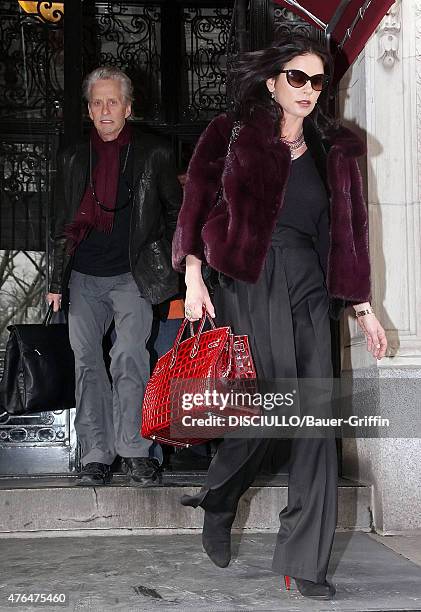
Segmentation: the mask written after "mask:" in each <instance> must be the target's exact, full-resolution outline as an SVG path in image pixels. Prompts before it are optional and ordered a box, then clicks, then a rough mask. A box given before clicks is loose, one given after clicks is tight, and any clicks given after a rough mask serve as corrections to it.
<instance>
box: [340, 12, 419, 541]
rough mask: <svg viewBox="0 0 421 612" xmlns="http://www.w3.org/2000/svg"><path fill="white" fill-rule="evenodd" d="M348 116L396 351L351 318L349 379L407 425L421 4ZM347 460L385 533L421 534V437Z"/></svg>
mask: <svg viewBox="0 0 421 612" xmlns="http://www.w3.org/2000/svg"><path fill="white" fill-rule="evenodd" d="M340 107H341V117H342V118H343V120H344V123H345V124H347V125H348V126H349V127H351V128H352V129H354V130H356V131H357V132H358V133H359V134H360V135H361V136H362V137H363V138H364V139H365V141H366V143H367V158H365V159H362V160H361V170H362V173H363V176H364V179H365V182H366V189H367V202H368V211H369V224H370V254H371V265H372V289H373V300H372V305H373V307H374V309H375V312H376V314H377V316H378V318H379V320H380V322H381V323H382V325H383V326H384V328H385V330H386V333H387V336H388V342H389V347H390V348H389V355H388V357H386V358H384V359H383V360H382V361H381V362H378V363H377V362H376V360H374V359H373V358H372V357H371V356H370V355H369V353H367V351H366V348H365V339H364V336H363V335H362V333H360V330H359V328H358V326H357V324H356V321H355V318H354V317H353V316H351V315H350V316H348V317H345V318H344V321H343V330H342V331H343V334H342V337H343V347H342V357H343V359H342V368H343V373H344V375H349V374H350V373H351V375H352V377H353V378H358V377H374V378H379V379H380V390H379V402H380V411H381V414H382V415H384V416H390V418H391V419H392V418H394V419H402V420H404V421H405V419H407V418H408V417H407V416H406V415H407V413H408V408H412V409H413V408H414V406H413V402H414V397H411V400H410V401H411V406H409V407H408V405H407V404H408V397H409V394H408V390H409V389H410V388H412V387H413V385H414V384H415V383H416V382H417V381H418V380H419V379H420V378H421V223H420V220H421V219H420V193H421V190H420V185H421V166H420V162H421V0H405V2H403V3H402V2H401V1H400V0H399V1H398V2H395V3H394V5H393V6H392V7H391V9H390V11H389V13H388V15H387V16H386V17H385V18H384V20H383V21H382V23H381V24H380V26H379V28H378V30H377V31H376V32H375V33H374V34H373V36H372V37H371V39H370V41H369V42H368V43H367V45H366V48H365V49H364V51H363V52H362V53H361V55H360V57H359V58H358V60H357V61H356V62H355V64H354V65H353V67H352V68H351V69H350V70H349V71H348V73H347V75H345V77H344V79H343V81H342V83H341V88H340ZM385 378H387V379H394V384H393V385H392V388H393V393H392V394H390V386H389V387H388V391H387V392H385V391H384V390H383V389H382V386H381V381H382V380H384V379H385ZM419 401H421V400H420V399H419ZM361 409H362V407H361ZM414 414H415V415H416V412H415V413H414ZM420 414H421V408H420V407H419V409H418V418H420V417H419V415H420ZM411 418H413V417H411ZM415 418H416V417H415ZM343 455H344V461H343V472H344V476H349V477H352V478H357V479H359V480H362V481H366V482H368V483H370V484H372V486H373V495H372V507H371V510H372V515H373V525H374V527H375V528H376V530H378V531H379V532H383V533H394V532H398V531H404V530H407V529H411V528H420V527H421V440H420V439H419V438H418V439H417V438H412V439H411V438H381V439H368V440H367V439H364V440H363V439H357V440H351V439H349V440H344V443H343Z"/></svg>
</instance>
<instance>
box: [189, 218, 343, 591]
mask: <svg viewBox="0 0 421 612" xmlns="http://www.w3.org/2000/svg"><path fill="white" fill-rule="evenodd" d="M214 305H215V310H216V316H217V323H218V324H219V325H227V324H229V325H231V326H232V328H233V330H234V331H235V332H236V333H242V334H248V335H249V339H250V342H251V348H252V353H253V358H254V361H255V365H256V369H257V373H258V377H259V378H260V379H266V380H270V379H276V378H298V379H300V378H324V379H326V378H331V377H332V363H331V347H330V323H329V316H328V308H329V300H328V294H327V289H326V285H325V281H324V275H323V270H322V268H321V266H320V261H319V257H318V254H317V252H316V250H315V249H314V248H313V242H312V240H311V238H310V237H308V236H305V235H303V234H300V233H299V232H297V231H295V230H293V229H289V228H288V229H285V230H283V231H282V232H280V233H278V235H277V239H276V243H275V242H274V243H273V244H272V246H271V247H270V249H269V252H268V255H267V258H266V262H265V267H264V270H263V272H262V274H261V276H260V278H259V281H258V282H257V283H256V284H254V285H252V284H249V283H244V282H241V281H233V282H232V283H231V285H230V286H229V287H226V288H221V287H218V289H217V290H216V292H215V296H214ZM283 443H285V441H284V440H279V439H275V438H272V439H267V438H254V439H239V438H230V437H226V438H225V439H224V440H223V442H222V443H221V445H220V446H219V448H218V451H217V453H216V455H215V457H214V459H213V461H212V463H211V465H210V468H209V471H208V474H207V479H206V484H205V486H204V488H203V489H202V491H201V492H200V493H199V494H198V495H196V496H192V497H191V500H190V502H191V505H193V506H197V505H201V506H202V507H203V508H204V509H205V510H209V511H211V512H224V513H225V516H231V518H232V521H233V520H234V518H235V513H236V510H237V505H238V501H239V499H240V497H241V495H242V494H243V493H244V492H245V491H246V490H247V489H248V487H250V485H251V484H252V483H253V481H254V479H255V477H256V475H257V473H258V472H259V470H260V468H261V465H262V462H263V460H265V459H267V458H268V455H270V454H272V453H273V452H276V448H277V445H279V444H283ZM290 449H291V450H290V456H289V482H288V505H287V506H286V507H285V508H284V509H283V510H282V511H281V512H280V515H279V517H280V523H281V525H280V530H279V533H278V536H277V542H276V549H275V554H274V559H273V569H274V571H276V572H279V573H281V574H288V575H290V576H294V577H300V578H304V579H307V580H312V581H316V582H320V581H323V580H324V579H325V577H326V571H327V567H328V563H329V557H330V552H331V548H332V543H333V537H334V532H335V527H336V520H337V454H336V444H335V439H334V438H331V437H330V438H329V437H319V438H309V437H306V438H297V437H295V438H293V439H292V440H291V444H290ZM227 513H228V514H227Z"/></svg>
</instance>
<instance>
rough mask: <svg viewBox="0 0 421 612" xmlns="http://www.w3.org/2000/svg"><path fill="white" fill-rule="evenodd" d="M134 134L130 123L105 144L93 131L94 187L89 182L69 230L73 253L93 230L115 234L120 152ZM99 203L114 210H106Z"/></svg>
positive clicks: (93, 130)
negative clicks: (114, 224) (114, 223)
mask: <svg viewBox="0 0 421 612" xmlns="http://www.w3.org/2000/svg"><path fill="white" fill-rule="evenodd" d="M131 135H132V131H131V127H130V126H129V125H128V124H127V123H126V124H125V126H124V128H123V129H122V130H121V132H120V134H119V135H118V137H117V138H116V139H115V140H110V141H108V142H105V141H104V140H102V138H101V137H100V136H99V134H98V132H97V130H96V128H95V127H93V128H92V130H91V136H90V138H91V155H92V149H93V150H94V151H95V153H96V154H97V158H98V159H97V163H96V164H95V168H94V169H93V171H92V185H91V184H90V182H89V183H88V186H87V188H86V191H85V193H84V195H83V197H82V200H81V202H80V206H79V208H78V210H77V213H76V215H75V217H74V219H73V221H72V223H69V224H68V225H67V226H66V227H65V235H66V237H67V239H68V248H69V252H70V253H73V252H74V251H75V249H76V247H77V246H78V245H79V244H80V243H81V242H82V240H84V239H85V238H86V236H87V235H88V232H89V231H90V230H91V229H92V228H95V229H97V230H98V231H100V232H104V233H105V234H110V233H111V231H112V229H113V222H114V209H115V205H116V201H117V190H118V182H119V178H120V151H121V149H122V148H123V147H124V146H126V145H128V144H129V142H130V140H131ZM90 163H92V159H90ZM92 186H93V188H94V190H95V195H96V199H95V196H94V194H93V193H92ZM96 200H98V201H99V202H100V203H101V204H102V205H103V206H106V207H107V208H109V209H111V210H110V211H106V210H103V209H102V208H101V207H100V206H99V205H98V204H97V202H96Z"/></svg>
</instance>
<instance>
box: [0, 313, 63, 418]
mask: <svg viewBox="0 0 421 612" xmlns="http://www.w3.org/2000/svg"><path fill="white" fill-rule="evenodd" d="M52 315H53V306H52V305H51V306H50V307H49V309H48V312H47V314H46V316H45V319H44V321H43V322H42V323H38V324H31V323H29V324H20V325H10V326H9V327H8V328H7V329H8V331H9V332H10V336H9V340H8V342H7V345H6V354H5V358H4V371H3V378H2V380H1V383H0V411H2V412H4V411H6V412H8V413H9V414H13V415H22V414H32V413H36V412H46V411H48V410H64V409H66V408H73V407H74V405H75V360H74V355H73V351H72V349H71V347H70V342H69V333H68V328H67V325H66V324H65V323H55V324H50V323H51V318H52Z"/></svg>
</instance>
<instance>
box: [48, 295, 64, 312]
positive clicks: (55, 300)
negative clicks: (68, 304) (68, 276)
mask: <svg viewBox="0 0 421 612" xmlns="http://www.w3.org/2000/svg"><path fill="white" fill-rule="evenodd" d="M47 302H48V305H50V304H53V312H58V311H59V310H60V306H61V293H47Z"/></svg>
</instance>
